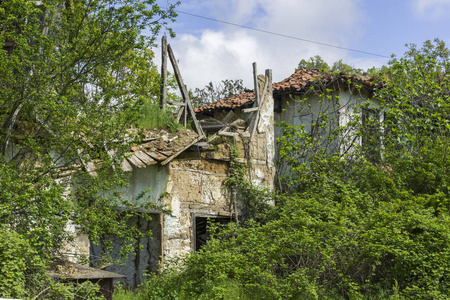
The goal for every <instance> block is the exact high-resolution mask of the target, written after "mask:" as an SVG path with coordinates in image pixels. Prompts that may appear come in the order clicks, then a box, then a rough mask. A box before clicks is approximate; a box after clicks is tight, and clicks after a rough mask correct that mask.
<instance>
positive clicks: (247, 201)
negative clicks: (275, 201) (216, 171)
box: [225, 140, 272, 223]
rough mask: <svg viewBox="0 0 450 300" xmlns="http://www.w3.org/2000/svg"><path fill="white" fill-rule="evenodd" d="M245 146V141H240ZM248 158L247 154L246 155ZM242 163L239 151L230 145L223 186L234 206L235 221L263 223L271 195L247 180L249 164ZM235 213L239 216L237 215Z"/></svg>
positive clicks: (268, 210) (267, 214)
mask: <svg viewBox="0 0 450 300" xmlns="http://www.w3.org/2000/svg"><path fill="white" fill-rule="evenodd" d="M242 142H243V143H244V144H245V141H244V140H242ZM246 156H248V153H246ZM246 161H247V162H246V163H244V162H242V161H240V160H239V150H238V148H237V146H236V143H235V142H234V140H233V142H232V143H230V167H229V172H228V178H227V179H226V180H225V184H226V185H227V187H228V188H229V189H230V191H231V194H232V199H233V202H234V205H235V213H236V219H238V217H239V218H240V221H242V223H245V221H246V220H249V219H253V220H258V221H263V220H264V219H266V218H267V217H268V216H269V215H270V212H271V210H272V206H271V205H270V203H272V201H271V200H272V199H271V198H272V195H271V193H270V192H269V191H268V190H267V188H262V187H259V186H256V185H254V184H253V183H252V181H251V180H250V179H249V178H250V176H249V174H250V170H251V167H252V165H251V162H250V160H248V159H247V160H246ZM237 211H240V212H241V215H240V216H238V215H237Z"/></svg>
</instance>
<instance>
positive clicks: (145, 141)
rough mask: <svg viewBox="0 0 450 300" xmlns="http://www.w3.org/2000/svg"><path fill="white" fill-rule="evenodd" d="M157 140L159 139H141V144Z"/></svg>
mask: <svg viewBox="0 0 450 300" xmlns="http://www.w3.org/2000/svg"><path fill="white" fill-rule="evenodd" d="M157 139H159V138H156V137H155V138H146V139H143V140H142V142H143V143H147V142H151V141H154V140H157Z"/></svg>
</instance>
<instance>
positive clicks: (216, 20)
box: [175, 10, 390, 58]
mask: <svg viewBox="0 0 450 300" xmlns="http://www.w3.org/2000/svg"><path fill="white" fill-rule="evenodd" d="M175 11H176V12H177V13H180V14H184V15H188V16H192V17H196V18H201V19H205V20H210V21H214V22H218V23H223V24H227V25H232V26H237V27H241V28H245V29H249V30H253V31H258V32H262V33H266V34H271V35H275V36H279V37H284V38H289V39H293V40H298V41H302V42H307V43H313V44H317V45H321V46H326V47H331V48H336V49H342V50H347V51H351V52H357V53H361V54H366V55H371V56H378V57H383V58H390V56H386V55H382V54H377V53H373V52H367V51H363V50H357V49H352V48H346V47H341V46H337V45H332V44H327V43H322V42H318V41H313V40H308V39H303V38H299V37H295V36H291V35H286V34H282V33H277V32H272V31H268V30H263V29H258V28H254V27H250V26H246V25H241V24H236V23H232V22H228V21H222V20H218V19H214V18H210V17H205V16H201V15H196V14H192V13H188V12H184V11H181V10H175Z"/></svg>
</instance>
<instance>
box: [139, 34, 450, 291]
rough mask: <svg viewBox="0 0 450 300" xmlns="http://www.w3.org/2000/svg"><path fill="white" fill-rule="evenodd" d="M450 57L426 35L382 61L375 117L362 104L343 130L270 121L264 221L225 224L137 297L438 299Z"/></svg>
mask: <svg viewBox="0 0 450 300" xmlns="http://www.w3.org/2000/svg"><path fill="white" fill-rule="evenodd" d="M449 58H450V54H449V51H448V49H447V48H446V47H445V45H444V43H443V42H442V41H439V40H436V41H435V42H434V43H433V42H427V43H425V44H424V46H423V48H421V49H418V48H417V47H416V46H414V45H411V46H410V48H409V51H408V52H407V53H406V54H405V56H404V57H402V58H400V59H393V60H392V61H391V62H390V66H389V68H387V69H386V70H385V71H386V73H384V78H388V80H387V81H385V82H384V83H383V84H384V86H383V88H381V89H379V90H378V91H377V92H376V94H375V99H378V100H379V101H380V102H379V105H378V106H379V107H380V111H381V112H382V113H383V116H384V120H383V119H381V120H380V117H381V114H380V113H375V114H373V115H372V116H369V117H368V116H366V117H365V118H367V119H365V120H363V117H364V112H365V111H366V110H367V109H369V108H370V105H371V103H361V106H359V107H358V109H357V110H355V112H354V113H355V116H354V117H353V118H351V119H350V120H349V122H348V124H347V125H346V126H345V127H341V126H339V124H336V122H334V120H333V118H332V117H331V115H330V114H325V113H324V114H317V117H318V118H317V119H316V121H315V122H313V123H312V124H311V125H312V127H311V128H313V127H316V129H317V130H314V131H313V130H306V126H305V125H302V126H297V127H295V126H293V125H289V124H281V126H282V129H283V130H284V133H285V134H284V137H283V139H281V140H280V141H279V144H278V147H279V148H278V151H279V153H280V158H281V161H280V162H281V163H282V164H284V166H285V168H286V171H285V173H284V180H282V181H281V182H282V186H281V187H282V193H280V194H278V195H275V196H274V199H275V200H276V203H277V204H276V206H275V207H273V208H271V210H270V212H269V213H268V212H265V213H264V214H265V215H266V216H268V217H267V218H263V219H261V218H257V217H249V218H248V219H247V221H246V222H245V223H244V224H241V225H236V224H234V223H233V224H230V225H229V227H228V229H226V230H224V231H222V232H221V233H219V234H218V235H215V236H214V237H213V238H212V239H211V240H210V241H209V243H208V244H207V245H206V246H205V247H203V248H202V249H201V250H200V251H199V252H198V253H196V254H191V255H189V256H187V257H185V258H182V259H181V262H179V264H172V266H173V265H175V266H176V267H173V268H167V269H165V270H164V272H163V274H162V275H160V276H151V277H149V278H148V281H147V282H146V283H145V284H143V285H142V286H141V287H140V289H139V290H138V291H137V293H136V294H135V297H136V299H448V298H449V294H450V286H449V278H448V277H449V274H450V260H449V257H450V230H449V229H450V211H449V208H450V206H449V203H450V197H449V196H450V195H449V189H448V183H449V174H450V172H449V171H450V170H449V166H450V160H449V156H448V147H450V141H449V137H450V136H449V133H450V126H449V124H448V122H449V121H448V120H450V114H449V113H450V101H449V100H450V99H449V98H450V94H449V93H448V91H449V90H450V74H449V70H450V65H449V61H450V60H449ZM354 91H355V92H358V88H357V87H355V90H354ZM317 93H318V95H319V96H320V95H321V96H322V98H323V99H324V100H323V101H324V102H325V101H334V100H336V99H335V98H333V96H332V95H331V94H329V92H328V91H327V90H326V89H325V90H323V91H320V90H317ZM327 96H331V97H327ZM304 104H305V105H306V106H307V103H306V102H305V103H304ZM326 107H329V106H328V105H327V106H326ZM324 112H325V111H324ZM369 145H370V146H369ZM236 171H237V173H236V174H234V177H233V176H232V178H231V179H230V180H231V183H233V184H234V186H237V184H238V183H237V182H239V181H240V180H241V178H243V175H241V174H242V172H243V171H242V170H241V169H239V168H237V169H236ZM236 179H238V180H236ZM251 197H254V198H255V199H254V200H256V199H257V198H258V197H259V196H258V194H257V193H255V194H252V195H251ZM255 208H256V207H255Z"/></svg>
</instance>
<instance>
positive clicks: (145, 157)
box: [134, 150, 156, 166]
mask: <svg viewBox="0 0 450 300" xmlns="http://www.w3.org/2000/svg"><path fill="white" fill-rule="evenodd" d="M134 155H136V156H137V158H139V159H140V160H141V161H142V162H144V164H146V165H147V166H149V165H153V164H156V160H154V159H153V158H151V157H150V155H147V154H146V153H145V152H144V151H142V150H137V151H136V152H135V153H134Z"/></svg>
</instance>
